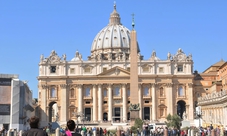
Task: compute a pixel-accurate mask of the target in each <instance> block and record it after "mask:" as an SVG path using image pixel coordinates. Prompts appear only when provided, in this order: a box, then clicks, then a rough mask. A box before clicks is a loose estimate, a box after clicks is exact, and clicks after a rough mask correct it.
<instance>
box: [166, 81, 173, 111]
mask: <svg viewBox="0 0 227 136" xmlns="http://www.w3.org/2000/svg"><path fill="white" fill-rule="evenodd" d="M166 90H167V92H165V95H166V96H167V99H168V108H167V115H168V114H171V115H173V103H174V101H173V84H172V83H169V84H167V89H166Z"/></svg>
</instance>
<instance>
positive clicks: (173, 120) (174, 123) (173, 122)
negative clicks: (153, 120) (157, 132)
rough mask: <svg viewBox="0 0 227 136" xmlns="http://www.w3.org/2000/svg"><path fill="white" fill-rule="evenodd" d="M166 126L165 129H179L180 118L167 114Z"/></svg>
mask: <svg viewBox="0 0 227 136" xmlns="http://www.w3.org/2000/svg"><path fill="white" fill-rule="evenodd" d="M166 120H167V121H166V122H165V123H166V125H167V127H173V128H178V129H180V125H181V118H180V117H179V116H178V115H177V114H174V115H170V114H168V116H167V117H166Z"/></svg>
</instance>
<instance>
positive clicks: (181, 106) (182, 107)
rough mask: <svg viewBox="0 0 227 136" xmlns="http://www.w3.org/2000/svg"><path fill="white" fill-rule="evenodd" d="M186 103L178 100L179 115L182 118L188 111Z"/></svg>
mask: <svg viewBox="0 0 227 136" xmlns="http://www.w3.org/2000/svg"><path fill="white" fill-rule="evenodd" d="M185 105H186V103H185V101H182V100H180V101H178V102H177V115H178V116H180V118H181V119H183V114H184V112H186V106H185Z"/></svg>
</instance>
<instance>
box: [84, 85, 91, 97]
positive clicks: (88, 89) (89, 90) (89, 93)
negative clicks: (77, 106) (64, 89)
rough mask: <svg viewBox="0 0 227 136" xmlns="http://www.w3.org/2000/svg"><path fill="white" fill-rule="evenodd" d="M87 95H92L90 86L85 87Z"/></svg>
mask: <svg viewBox="0 0 227 136" xmlns="http://www.w3.org/2000/svg"><path fill="white" fill-rule="evenodd" d="M85 96H86V97H89V96H91V89H90V88H89V87H87V88H86V89H85Z"/></svg>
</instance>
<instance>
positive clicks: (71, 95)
mask: <svg viewBox="0 0 227 136" xmlns="http://www.w3.org/2000/svg"><path fill="white" fill-rule="evenodd" d="M74 95H75V91H74V89H73V88H72V89H71V90H70V97H71V98H74Z"/></svg>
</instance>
